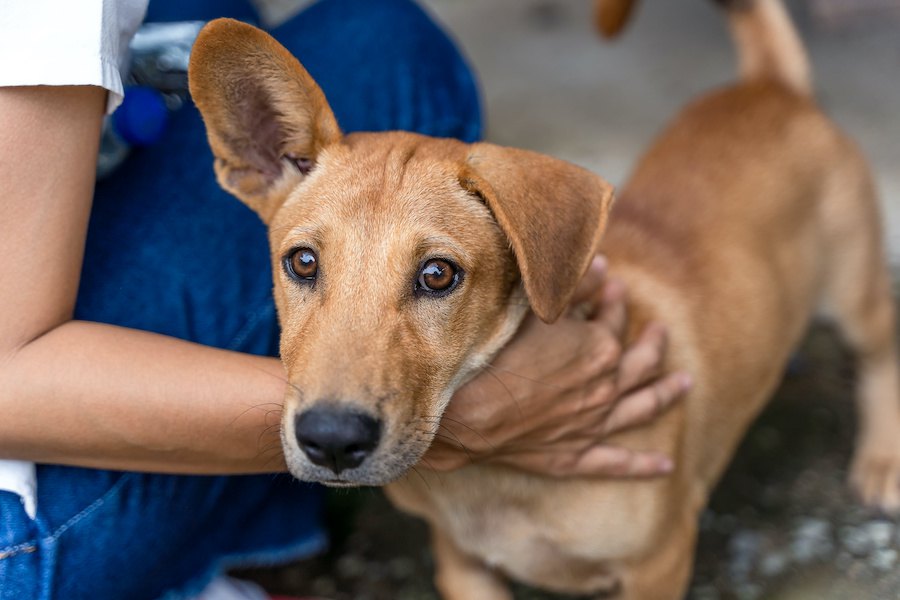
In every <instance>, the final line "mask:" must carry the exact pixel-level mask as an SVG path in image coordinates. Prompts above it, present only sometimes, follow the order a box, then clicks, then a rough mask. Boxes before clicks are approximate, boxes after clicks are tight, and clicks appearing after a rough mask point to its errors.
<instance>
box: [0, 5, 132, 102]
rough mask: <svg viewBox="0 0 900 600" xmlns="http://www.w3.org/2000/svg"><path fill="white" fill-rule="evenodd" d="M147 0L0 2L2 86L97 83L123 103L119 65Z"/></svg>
mask: <svg viewBox="0 0 900 600" xmlns="http://www.w3.org/2000/svg"><path fill="white" fill-rule="evenodd" d="M147 3H148V0H0V86H13V85H97V86H100V87H103V88H106V89H107V90H109V92H110V93H109V99H108V101H107V112H112V111H113V110H115V108H116V107H117V106H118V105H119V104H121V103H122V97H123V95H124V93H123V88H122V75H121V71H120V69H121V67H123V66H124V64H125V61H126V60H127V54H128V42H129V40H131V37H132V36H133V35H134V32H135V31H137V28H138V27H139V26H140V24H141V21H142V20H143V19H144V14H145V13H146V12H147Z"/></svg>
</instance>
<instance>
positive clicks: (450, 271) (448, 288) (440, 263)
mask: <svg viewBox="0 0 900 600" xmlns="http://www.w3.org/2000/svg"><path fill="white" fill-rule="evenodd" d="M459 279H460V270H459V269H458V268H457V266H456V265H454V264H453V263H451V262H450V261H449V260H444V259H442V258H433V259H431V260H429V261H428V262H426V263H425V264H424V265H423V266H422V268H421V269H420V270H419V278H418V280H417V281H416V289H417V290H418V291H421V292H424V293H427V294H436V295H443V294H449V293H450V292H452V291H453V289H454V288H455V287H456V286H457V284H459Z"/></svg>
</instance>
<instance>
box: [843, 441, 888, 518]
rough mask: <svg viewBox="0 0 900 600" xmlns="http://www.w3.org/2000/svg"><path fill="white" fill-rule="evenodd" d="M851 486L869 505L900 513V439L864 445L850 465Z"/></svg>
mask: <svg viewBox="0 0 900 600" xmlns="http://www.w3.org/2000/svg"><path fill="white" fill-rule="evenodd" d="M850 487H851V488H852V489H853V491H854V492H855V493H856V495H857V496H858V497H859V499H860V500H861V501H862V502H863V503H864V504H865V505H866V506H870V507H872V508H877V509H879V510H882V511H884V512H885V513H887V514H889V515H893V516H897V515H900V439H893V440H891V441H890V442H888V443H884V444H881V443H879V444H876V443H867V444H863V445H862V446H860V447H859V449H858V450H857V451H856V454H855V456H854V458H853V464H852V466H851V468H850Z"/></svg>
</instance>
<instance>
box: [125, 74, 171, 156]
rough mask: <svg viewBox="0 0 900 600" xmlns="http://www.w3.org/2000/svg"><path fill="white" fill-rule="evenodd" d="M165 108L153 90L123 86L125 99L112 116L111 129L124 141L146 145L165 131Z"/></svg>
mask: <svg viewBox="0 0 900 600" xmlns="http://www.w3.org/2000/svg"><path fill="white" fill-rule="evenodd" d="M168 120H169V110H168V109H167V108H166V102H165V100H164V99H163V97H162V94H160V93H159V92H158V91H157V90H155V89H153V88H151V87H146V86H138V85H135V86H129V87H127V88H125V98H124V99H123V100H122V104H121V105H120V106H119V108H118V109H116V112H114V113H113V115H112V122H113V128H114V129H115V131H116V133H117V134H118V135H119V136H120V137H121V138H122V139H123V140H125V142H127V143H128V144H131V145H133V146H149V145H150V144H154V143H156V142H158V141H159V140H160V138H161V137H162V135H163V133H164V132H165V130H166V123H168Z"/></svg>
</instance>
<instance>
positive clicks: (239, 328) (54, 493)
mask: <svg viewBox="0 0 900 600" xmlns="http://www.w3.org/2000/svg"><path fill="white" fill-rule="evenodd" d="M233 4H236V3H235V2H231V1H229V2H217V1H210V0H207V1H205V2H204V1H201V2H196V3H191V2H185V1H183V0H182V1H181V2H178V3H177V4H174V5H169V8H160V7H159V5H158V4H151V8H150V16H149V19H153V18H154V17H156V18H158V19H160V20H166V19H192V18H201V19H205V18H210V17H212V16H216V15H213V14H212V11H210V8H212V9H213V11H218V12H221V11H222V7H223V6H225V5H228V6H231V5H233ZM173 6H174V8H172V7H173ZM242 10H244V9H242ZM248 15H249V13H247V12H245V13H244V14H242V15H240V16H244V17H246V16H248ZM149 19H148V20H149ZM272 34H273V35H274V36H275V37H276V38H278V39H279V40H280V41H281V42H282V43H283V44H285V45H286V46H287V47H288V48H289V49H290V50H291V51H292V52H293V53H294V54H295V55H297V56H298V57H299V58H300V60H301V61H302V62H303V63H304V65H305V66H306V67H307V69H308V70H309V71H310V73H311V74H312V75H313V77H314V78H316V80H317V81H318V82H319V84H320V85H321V86H322V88H323V90H324V91H325V94H326V96H327V97H328V99H329V101H330V103H331V105H332V107H333V109H334V112H335V115H336V116H337V119H338V122H339V123H340V124H341V126H342V128H343V129H344V131H347V132H349V131H355V130H369V131H372V130H390V129H406V130H412V131H418V132H421V133H426V134H430V135H436V136H443V137H456V138H460V139H463V140H466V141H474V140H475V139H477V138H478V137H479V135H480V130H481V122H480V112H479V106H478V96H477V91H476V85H475V82H474V80H473V76H472V73H471V72H470V70H469V69H468V67H467V65H466V64H465V62H464V60H463V59H462V58H461V56H460V54H459V52H458V51H457V49H456V48H455V46H454V45H453V43H452V42H451V41H450V39H449V38H448V37H447V35H446V34H445V33H444V32H443V31H441V29H440V28H439V27H438V26H437V25H435V24H434V22H433V21H431V19H430V18H429V17H428V16H427V15H426V14H425V13H424V12H423V11H422V10H421V9H420V8H418V7H417V6H416V5H415V4H413V3H411V2H410V1H408V0H323V1H321V2H318V3H316V4H314V5H312V6H311V7H309V8H308V9H306V10H305V11H303V12H302V13H300V14H299V15H298V16H297V17H295V18H293V19H292V20H290V21H289V22H287V23H286V24H284V25H282V26H280V27H278V28H277V29H275V30H274V31H273V32H272ZM172 117H173V118H172V122H171V124H170V126H169V127H168V130H167V133H166V135H165V137H164V139H163V140H162V141H161V142H160V143H159V144H157V145H154V146H150V147H147V148H143V149H140V150H136V151H135V152H134V153H133V154H132V156H131V157H130V158H129V159H128V161H126V163H125V164H124V165H123V166H122V167H120V168H119V170H118V171H116V172H115V173H114V174H113V175H112V177H111V178H109V179H107V180H105V181H103V182H102V183H100V184H98V186H97V191H96V194H95V201H94V208H93V212H92V214H91V221H90V226H89V231H88V240H87V249H86V257H85V262H84V269H83V273H82V279H81V287H80V291H79V296H78V302H77V308H76V318H78V319H86V320H92V321H101V322H105V323H114V324H117V325H123V326H126V327H133V328H137V329H144V330H149V331H155V332H158V333H163V334H167V335H171V336H175V337H179V338H183V339H188V340H192V341H195V342H199V343H202V344H207V345H210V346H216V347H220V348H229V349H233V350H239V351H243V352H251V353H257V354H265V355H272V356H274V355H276V354H277V348H278V325H277V321H276V316H275V309H274V305H273V301H272V296H271V288H272V281H271V273H270V265H269V260H268V244H267V239H266V234H265V228H264V226H263V225H262V223H261V222H260V221H259V220H258V218H257V217H256V216H255V215H254V214H253V213H252V212H251V211H250V210H249V209H247V208H246V207H244V206H243V205H242V204H241V203H240V202H238V201H237V200H236V199H234V198H232V197H231V196H229V195H228V194H226V193H224V192H222V191H221V190H220V189H219V187H218V185H217V184H216V183H215V180H214V178H213V173H212V155H211V154H210V151H209V149H208V147H207V143H206V138H205V134H204V131H203V126H202V123H201V120H200V117H199V115H198V113H197V111H196V110H195V109H194V108H193V106H186V107H184V108H183V109H181V110H180V111H178V112H177V113H175V114H173V115H172ZM147 426H148V427H152V426H153V424H152V423H148V424H147ZM38 494H39V496H38V515H37V518H36V519H35V520H34V521H32V520H30V519H29V518H28V517H27V516H26V515H25V513H24V511H23V508H22V505H21V503H20V502H19V500H18V498H17V497H15V496H13V495H12V494H10V493H8V492H0V599H2V600H28V599H31V598H42V599H51V598H53V599H57V598H58V599H64V600H79V599H88V598H90V599H92V600H103V599H111V600H121V599H141V598H160V597H164V598H182V597H186V596H189V595H191V594H193V593H195V592H197V591H198V590H200V589H202V587H203V586H204V585H205V584H206V583H207V582H208V581H209V580H210V579H211V578H212V577H214V576H215V575H216V574H218V573H219V572H220V571H221V570H222V569H225V568H228V567H230V566H237V565H260V564H271V563H277V562H284V561H287V560H291V559H296V558H300V557H304V556H308V555H310V554H313V553H315V552H318V551H320V550H321V549H322V548H323V547H324V546H325V544H326V543H327V536H326V533H325V532H324V531H323V530H322V528H321V524H320V520H319V518H320V510H321V505H322V491H321V489H320V488H318V487H316V486H314V485H310V484H304V483H300V482H297V481H294V480H293V479H291V478H290V477H289V476H287V475H278V476H272V475H267V476H232V477H222V476H209V477H199V476H174V475H158V474H143V473H129V472H117V471H102V470H93V469H80V468H72V467H61V466H53V465H39V467H38Z"/></svg>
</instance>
